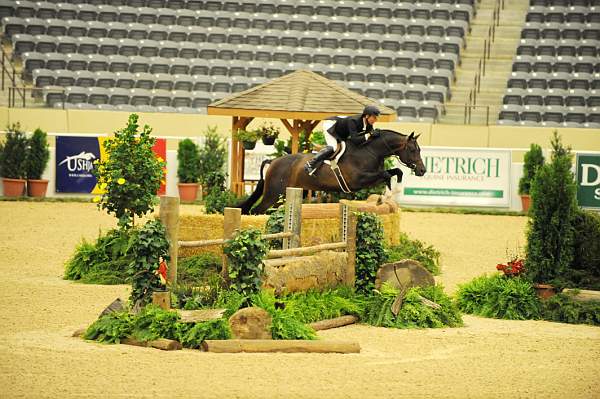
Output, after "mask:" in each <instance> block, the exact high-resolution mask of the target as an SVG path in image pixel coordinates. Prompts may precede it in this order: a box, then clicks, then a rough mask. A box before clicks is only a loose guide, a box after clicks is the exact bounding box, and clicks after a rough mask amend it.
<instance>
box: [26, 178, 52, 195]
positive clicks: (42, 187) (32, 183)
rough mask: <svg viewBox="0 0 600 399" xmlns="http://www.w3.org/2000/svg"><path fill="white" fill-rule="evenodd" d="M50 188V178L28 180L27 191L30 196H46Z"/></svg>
mask: <svg viewBox="0 0 600 399" xmlns="http://www.w3.org/2000/svg"><path fill="white" fill-rule="evenodd" d="M47 189H48V180H29V179H28V180H27V193H28V195H29V196H30V197H37V198H44V197H45V196H46V190H47Z"/></svg>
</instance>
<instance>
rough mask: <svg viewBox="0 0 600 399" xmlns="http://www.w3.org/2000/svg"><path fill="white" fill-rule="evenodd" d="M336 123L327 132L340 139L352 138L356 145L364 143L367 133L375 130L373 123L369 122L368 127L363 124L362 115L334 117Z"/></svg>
mask: <svg viewBox="0 0 600 399" xmlns="http://www.w3.org/2000/svg"><path fill="white" fill-rule="evenodd" d="M331 119H332V120H335V121H336V122H335V124H334V125H333V126H332V127H330V128H329V129H328V130H327V132H328V133H329V134H331V135H332V136H333V137H335V138H336V139H337V140H338V141H344V140H348V139H349V140H350V141H352V143H354V144H355V145H361V144H364V143H365V142H366V141H367V140H366V139H365V134H366V133H371V131H373V125H369V124H368V123H367V128H366V129H365V126H364V124H363V118H362V115H360V114H359V115H352V116H349V117H347V118H340V117H333V118H331Z"/></svg>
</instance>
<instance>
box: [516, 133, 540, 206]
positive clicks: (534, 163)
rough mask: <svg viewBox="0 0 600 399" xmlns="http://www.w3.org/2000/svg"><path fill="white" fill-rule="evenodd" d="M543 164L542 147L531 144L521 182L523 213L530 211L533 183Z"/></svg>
mask: <svg viewBox="0 0 600 399" xmlns="http://www.w3.org/2000/svg"><path fill="white" fill-rule="evenodd" d="M543 164H544V155H543V154H542V147H540V146H539V145H537V144H531V146H530V147H529V151H527V152H526V153H525V160H524V163H523V176H522V177H521V179H520V180H519V195H520V196H521V204H522V206H523V212H527V211H528V210H529V205H530V203H531V197H530V196H529V190H530V189H531V182H532V180H533V177H534V176H535V172H536V171H537V170H538V168H539V167H540V166H542V165H543Z"/></svg>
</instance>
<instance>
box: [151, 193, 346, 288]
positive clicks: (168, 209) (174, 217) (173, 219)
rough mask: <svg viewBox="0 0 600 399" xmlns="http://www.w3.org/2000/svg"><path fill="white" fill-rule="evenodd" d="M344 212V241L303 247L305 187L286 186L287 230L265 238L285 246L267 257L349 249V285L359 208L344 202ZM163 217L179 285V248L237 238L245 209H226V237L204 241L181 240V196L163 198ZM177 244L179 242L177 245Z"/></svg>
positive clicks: (172, 273)
mask: <svg viewBox="0 0 600 399" xmlns="http://www.w3.org/2000/svg"><path fill="white" fill-rule="evenodd" d="M339 209H340V210H339V212H340V220H341V223H340V237H341V241H339V242H334V243H328V244H321V245H313V246H309V247H300V242H301V240H300V231H301V227H302V189H301V188H294V187H288V188H287V189H286V202H285V218H284V231H283V233H275V234H265V235H263V236H262V237H263V238H264V239H267V240H277V239H283V249H279V250H271V251H269V253H268V254H267V259H274V258H283V257H290V256H304V255H309V254H314V253H316V252H320V251H327V250H334V249H345V250H346V252H347V254H348V258H347V266H346V267H347V269H346V276H347V282H348V283H349V284H354V277H355V257H356V215H355V209H351V207H350V205H349V204H348V203H347V202H341V203H340V205H339ZM160 219H161V221H162V222H163V224H164V225H165V228H166V231H167V238H168V239H169V242H170V243H171V245H170V247H169V255H170V257H171V261H170V264H169V268H168V276H167V280H168V283H169V286H174V285H176V284H177V257H178V252H179V248H197V247H207V246H212V245H224V244H225V243H226V242H227V241H228V240H230V239H231V238H233V236H234V235H235V232H236V231H238V230H240V228H241V209H239V208H225V212H224V219H223V233H224V234H223V235H224V237H223V238H219V239H212V240H200V241H179V240H178V230H179V198H178V197H165V196H163V197H161V199H160ZM173 243H177V245H173ZM222 272H223V276H227V258H226V256H223V271H222Z"/></svg>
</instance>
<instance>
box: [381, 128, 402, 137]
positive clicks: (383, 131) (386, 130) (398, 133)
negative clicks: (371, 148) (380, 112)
mask: <svg viewBox="0 0 600 399" xmlns="http://www.w3.org/2000/svg"><path fill="white" fill-rule="evenodd" d="M379 131H380V132H382V133H394V134H397V135H399V136H402V137H407V136H408V134H403V133H400V132H397V131H395V130H389V129H379Z"/></svg>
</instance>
